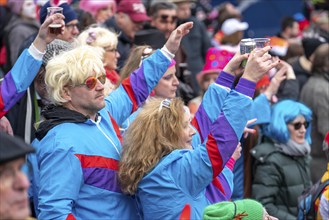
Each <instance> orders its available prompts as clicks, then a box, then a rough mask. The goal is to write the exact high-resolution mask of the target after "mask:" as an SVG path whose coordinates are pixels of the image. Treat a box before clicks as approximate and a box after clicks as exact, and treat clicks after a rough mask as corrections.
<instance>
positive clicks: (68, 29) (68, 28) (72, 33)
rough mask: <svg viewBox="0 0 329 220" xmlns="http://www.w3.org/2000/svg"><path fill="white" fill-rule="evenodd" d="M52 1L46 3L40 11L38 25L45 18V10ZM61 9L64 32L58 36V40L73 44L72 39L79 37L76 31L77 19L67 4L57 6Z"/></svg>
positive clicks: (77, 30)
mask: <svg viewBox="0 0 329 220" xmlns="http://www.w3.org/2000/svg"><path fill="white" fill-rule="evenodd" d="M52 2H53V1H48V2H47V3H46V4H44V5H43V6H42V7H41V9H40V23H41V24H42V23H43V21H44V20H45V18H46V17H47V8H48V7H51V6H53V5H51V4H52ZM58 6H59V7H62V8H63V15H64V16H65V20H64V21H65V31H64V33H63V34H61V35H59V36H58V39H60V40H63V41H67V42H73V41H74V39H75V38H76V37H77V36H78V35H79V33H80V31H79V29H78V23H79V21H78V18H77V14H76V12H75V11H74V10H73V8H72V7H71V6H70V5H69V4H68V3H63V4H60V5H58Z"/></svg>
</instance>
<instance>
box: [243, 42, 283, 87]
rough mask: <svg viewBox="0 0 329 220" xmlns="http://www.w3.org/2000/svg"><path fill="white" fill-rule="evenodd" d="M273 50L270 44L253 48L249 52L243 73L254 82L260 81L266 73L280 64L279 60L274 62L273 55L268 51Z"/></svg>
mask: <svg viewBox="0 0 329 220" xmlns="http://www.w3.org/2000/svg"><path fill="white" fill-rule="evenodd" d="M269 50H271V47H270V46H267V47H264V48H261V49H257V50H253V51H252V52H251V53H250V54H249V58H248V61H247V65H246V67H245V71H244V73H243V75H242V77H243V78H246V79H248V80H250V81H252V82H258V80H260V79H261V78H262V77H263V75H264V74H265V73H267V72H268V71H269V70H270V69H272V68H274V67H275V66H277V65H278V64H279V60H277V61H275V62H273V61H272V59H271V58H272V57H271V55H269V54H268V53H267V52H268V51H269Z"/></svg>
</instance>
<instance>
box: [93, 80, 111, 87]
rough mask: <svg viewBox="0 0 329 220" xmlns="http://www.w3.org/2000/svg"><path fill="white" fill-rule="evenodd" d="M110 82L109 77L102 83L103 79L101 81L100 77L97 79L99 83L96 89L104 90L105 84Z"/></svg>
mask: <svg viewBox="0 0 329 220" xmlns="http://www.w3.org/2000/svg"><path fill="white" fill-rule="evenodd" d="M107 83H108V79H106V80H105V83H104V84H103V83H101V81H99V79H97V83H96V86H95V89H96V90H103V89H104V85H105V84H107Z"/></svg>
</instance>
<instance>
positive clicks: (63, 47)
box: [42, 39, 73, 66]
mask: <svg viewBox="0 0 329 220" xmlns="http://www.w3.org/2000/svg"><path fill="white" fill-rule="evenodd" d="M72 48H73V47H72V45H71V44H70V43H68V42H66V41H62V40H58V39H56V40H54V41H53V42H51V43H50V44H48V45H47V48H46V54H45V55H44V56H43V58H42V64H43V65H45V66H46V65H47V63H48V61H49V60H51V59H52V58H53V57H54V56H56V55H58V54H60V53H61V52H63V51H68V50H70V49H72Z"/></svg>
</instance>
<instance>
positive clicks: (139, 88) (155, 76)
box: [106, 22, 193, 124]
mask: <svg viewBox="0 0 329 220" xmlns="http://www.w3.org/2000/svg"><path fill="white" fill-rule="evenodd" d="M192 27H193V23H192V22H187V23H184V24H182V25H180V26H178V27H177V28H176V30H175V31H173V32H172V33H171V35H170V37H169V39H168V41H167V42H166V44H165V45H164V47H163V48H161V50H157V51H156V52H155V53H153V54H152V55H151V56H149V57H148V58H146V59H145V60H143V62H142V65H141V66H140V68H139V69H137V70H136V71H134V72H133V73H132V74H131V75H130V77H129V78H127V79H125V80H123V82H122V84H121V85H120V86H119V87H118V89H116V90H115V91H113V92H112V93H111V94H110V95H109V96H108V97H107V98H106V101H107V110H108V111H109V112H110V114H111V116H112V117H113V118H114V119H115V121H116V122H117V123H118V124H121V123H122V122H123V121H124V120H126V119H127V118H128V117H129V115H130V114H131V113H132V112H134V111H135V110H136V109H137V108H138V106H139V105H140V104H141V103H143V102H144V101H145V100H146V98H147V97H148V96H149V94H150V93H151V91H152V90H153V88H154V87H155V86H156V85H157V84H158V81H159V80H160V79H161V77H162V75H163V74H164V73H165V72H166V70H167V68H168V66H169V64H170V61H171V59H173V58H174V54H175V53H176V51H177V50H178V48H179V45H180V42H181V40H182V38H183V37H184V36H185V35H186V34H188V33H189V30H190V29H191V28H192Z"/></svg>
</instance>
